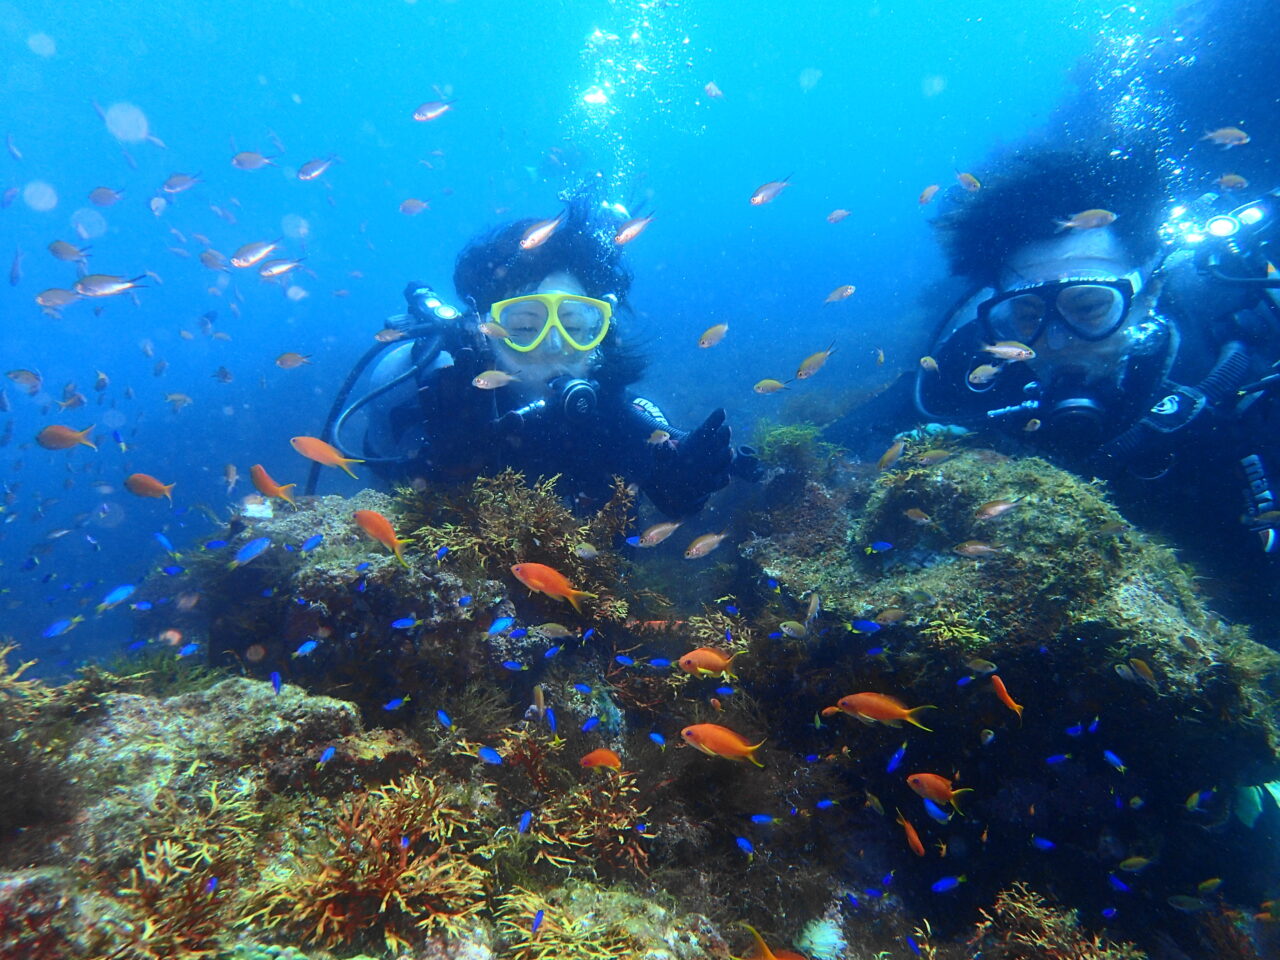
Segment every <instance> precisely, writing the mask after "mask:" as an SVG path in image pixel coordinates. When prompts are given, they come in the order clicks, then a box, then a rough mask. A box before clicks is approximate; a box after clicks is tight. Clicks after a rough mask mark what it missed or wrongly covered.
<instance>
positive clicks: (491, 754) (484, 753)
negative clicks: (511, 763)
mask: <svg viewBox="0 0 1280 960" xmlns="http://www.w3.org/2000/svg"><path fill="white" fill-rule="evenodd" d="M476 756H477V757H479V758H480V759H481V760H483V761H484V762H485V763H492V764H494V765H495V766H496V765H498V764H500V763H502V754H500V753H499V752H498V751H497V750H495V749H493V747H481V748H480V749H479V750H477V751H476Z"/></svg>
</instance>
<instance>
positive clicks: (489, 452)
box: [313, 196, 759, 519]
mask: <svg viewBox="0 0 1280 960" xmlns="http://www.w3.org/2000/svg"><path fill="white" fill-rule="evenodd" d="M548 229H550V235H549V236H547V235H546V234H547V231H548ZM616 232H617V225H616V224H615V223H614V222H612V218H610V217H601V216H599V215H596V214H595V212H594V210H593V207H592V203H591V202H590V201H589V200H588V199H587V198H586V197H583V196H579V197H577V198H575V199H574V200H572V201H571V202H570V203H569V206H568V207H567V209H566V210H565V211H564V212H563V213H562V214H561V216H560V217H558V218H557V219H556V221H554V222H552V221H544V222H542V223H538V222H537V221H534V220H520V221H516V222H513V223H508V224H505V225H502V226H499V227H497V228H496V229H494V230H492V231H491V232H489V233H487V234H485V235H483V236H480V237H478V238H476V239H475V240H473V241H472V242H471V243H470V244H469V245H468V246H467V247H466V248H465V249H464V250H463V251H462V252H461V254H459V256H458V259H457V263H456V266H455V269H454V278H453V279H454V286H455V288H456V290H457V292H458V295H459V297H460V298H461V300H462V302H464V303H466V304H467V306H468V309H467V310H465V311H464V310H459V309H457V308H456V307H454V306H452V305H450V304H448V303H447V302H445V301H444V300H443V299H442V298H441V297H439V296H438V295H437V294H436V293H435V292H434V291H433V290H432V289H431V288H430V287H428V286H427V285H425V284H419V283H411V284H409V286H408V287H407V288H406V289H405V293H404V296H405V300H406V301H407V304H408V312H407V313H406V314H405V315H403V316H401V317H396V318H393V319H392V320H391V321H389V326H388V328H387V330H385V331H383V332H382V333H381V334H379V335H378V339H379V340H380V341H385V342H379V343H378V344H376V345H375V347H374V348H373V349H372V350H371V351H370V352H369V353H368V354H366V356H365V357H364V359H363V360H362V361H361V362H360V363H359V364H358V365H357V366H356V368H355V369H354V370H353V371H352V374H351V376H349V377H348V379H347V382H346V384H344V386H343V389H342V390H341V391H340V392H339V395H338V397H337V399H336V400H335V403H334V407H333V410H332V411H331V415H330V420H329V427H328V429H327V431H326V435H327V437H328V439H329V440H330V441H331V442H332V443H333V444H334V445H335V446H337V447H338V448H339V449H340V450H341V451H342V452H343V454H344V455H346V456H350V457H356V458H359V459H361V460H364V461H366V462H367V463H368V464H369V465H370V466H371V467H372V468H373V469H374V470H375V472H377V473H378V474H379V475H380V476H381V477H382V478H383V479H384V480H386V481H388V482H399V483H412V484H415V485H418V486H419V487H420V486H421V485H422V484H423V483H424V482H425V481H427V480H431V481H444V482H461V481H468V480H470V479H472V478H474V477H476V476H478V475H481V474H492V473H495V472H498V471H500V470H502V469H503V468H507V467H510V468H513V469H515V470H518V471H520V472H521V473H523V474H524V475H525V476H527V477H540V476H542V477H550V476H552V475H555V474H559V475H560V477H561V486H560V489H561V490H562V491H565V492H567V493H568V494H569V496H570V497H571V499H572V501H573V503H574V505H575V506H578V507H582V508H589V507H593V506H599V505H601V504H603V503H604V502H605V501H606V500H607V499H608V498H609V496H610V494H611V492H612V478H613V477H614V476H621V477H623V478H625V479H626V480H628V481H630V482H633V483H635V484H637V485H638V486H639V488H640V489H641V490H643V491H644V493H645V494H646V495H647V496H648V497H649V499H650V500H651V501H652V502H653V503H654V505H655V506H656V507H657V508H658V509H659V510H660V511H661V512H662V513H663V514H665V515H666V516H667V517H670V518H672V519H683V518H684V517H687V516H690V515H692V514H694V513H697V512H698V511H699V510H701V509H702V507H703V506H704V505H705V503H706V502H707V499H708V498H709V497H710V495H711V494H712V493H714V492H715V491H717V490H719V489H721V488H722V487H724V486H726V485H727V484H728V482H729V478H730V475H731V474H732V475H736V476H740V477H743V478H746V479H754V478H755V476H756V474H757V473H758V470H759V466H758V461H757V460H756V457H755V456H754V453H753V452H752V451H751V450H750V448H746V447H743V448H739V449H737V450H735V449H734V448H733V447H732V445H731V442H730V430H729V427H728V426H727V425H726V424H725V422H724V421H725V414H724V411H723V410H716V411H714V412H712V413H711V415H710V416H708V417H707V418H706V420H705V421H703V423H702V424H701V425H700V426H698V427H697V428H695V429H694V430H692V431H685V430H681V429H678V428H676V427H675V426H673V425H672V424H671V423H669V422H668V421H667V418H666V417H665V416H664V415H663V413H662V411H661V410H660V409H659V408H658V406H657V405H656V404H654V403H653V402H652V401H650V400H647V399H645V398H644V397H641V396H638V395H636V394H635V393H634V392H632V391H631V390H630V389H629V385H630V384H632V383H634V382H635V381H637V380H638V379H639V378H640V376H641V374H642V373H643V372H644V369H645V360H644V358H643V357H642V356H640V355H639V354H638V353H637V352H636V351H635V349H634V348H633V347H631V346H630V345H629V344H628V343H626V342H625V341H624V340H623V338H622V331H621V329H620V328H622V327H625V326H627V324H628V321H630V320H631V319H632V317H633V314H632V313H631V310H630V308H629V306H628V303H627V293H628V290H629V288H630V286H631V273H630V271H629V270H628V268H627V266H626V264H625V263H624V261H623V258H622V248H621V245H619V244H617V243H615V242H614V240H613V238H614V235H615V234H616ZM366 372H367V374H368V375H367V377H366V376H365V374H366ZM362 380H363V381H364V388H363V390H361V391H360V392H355V391H354V388H355V385H356V384H357V382H360V381H362ZM353 395H354V397H355V399H354V400H353V399H351V397H352V396H353ZM313 474H314V472H313Z"/></svg>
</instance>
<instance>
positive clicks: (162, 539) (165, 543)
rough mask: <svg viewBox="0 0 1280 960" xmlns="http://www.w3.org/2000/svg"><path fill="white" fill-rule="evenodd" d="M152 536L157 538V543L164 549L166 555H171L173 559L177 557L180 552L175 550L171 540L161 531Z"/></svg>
mask: <svg viewBox="0 0 1280 960" xmlns="http://www.w3.org/2000/svg"><path fill="white" fill-rule="evenodd" d="M152 536H153V537H155V538H156V543H158V544H160V546H162V547H164V551H165V553H167V554H169V555H170V556H171V557H176V556H177V555H178V551H177V550H174V549H173V544H172V543H171V542H170V541H169V538H168V537H166V536H165V535H164V534H163V533H161V532H160V531H159V530H157V531H156V532H155V533H153V534H152Z"/></svg>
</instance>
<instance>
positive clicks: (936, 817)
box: [920, 797, 951, 823]
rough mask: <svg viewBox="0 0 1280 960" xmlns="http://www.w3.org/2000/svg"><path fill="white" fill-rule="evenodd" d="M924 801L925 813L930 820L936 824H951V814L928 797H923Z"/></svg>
mask: <svg viewBox="0 0 1280 960" xmlns="http://www.w3.org/2000/svg"><path fill="white" fill-rule="evenodd" d="M920 799H921V800H923V801H924V812H925V813H927V814H928V815H929V819H930V820H933V821H934V822H935V823H950V822H951V814H949V813H947V811H945V810H943V809H942V808H941V807H940V806H938V805H937V804H936V803H934V802H933V801H932V800H930V799H929V798H928V797H921V798H920Z"/></svg>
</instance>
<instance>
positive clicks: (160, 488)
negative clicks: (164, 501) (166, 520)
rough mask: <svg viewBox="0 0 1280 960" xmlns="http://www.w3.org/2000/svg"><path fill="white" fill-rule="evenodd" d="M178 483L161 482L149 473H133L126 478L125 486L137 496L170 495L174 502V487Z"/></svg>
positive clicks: (157, 496)
mask: <svg viewBox="0 0 1280 960" xmlns="http://www.w3.org/2000/svg"><path fill="white" fill-rule="evenodd" d="M175 486H177V484H176V483H161V482H160V481H159V480H157V479H156V478H155V477H153V476H151V474H149V473H131V474H129V476H127V477H125V478H124V488H125V489H126V490H128V491H129V492H130V493H132V494H133V495H134V496H135V497H155V498H157V499H158V498H160V497H168V498H169V503H170V505H172V504H173V488H174V487H175Z"/></svg>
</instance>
